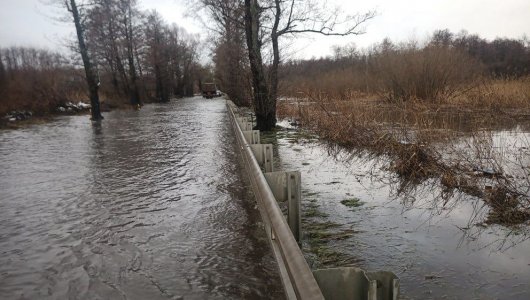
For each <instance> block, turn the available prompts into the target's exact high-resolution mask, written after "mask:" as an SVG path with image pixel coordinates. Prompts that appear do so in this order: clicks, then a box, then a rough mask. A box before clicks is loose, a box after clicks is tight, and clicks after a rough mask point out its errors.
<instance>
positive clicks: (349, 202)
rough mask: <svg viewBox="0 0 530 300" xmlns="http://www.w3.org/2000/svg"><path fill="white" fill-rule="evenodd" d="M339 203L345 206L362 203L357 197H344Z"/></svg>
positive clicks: (360, 204)
mask: <svg viewBox="0 0 530 300" xmlns="http://www.w3.org/2000/svg"><path fill="white" fill-rule="evenodd" d="M340 203H341V204H342V205H344V206H347V207H359V206H362V205H363V204H364V202H362V201H361V199H359V198H350V199H344V200H342V201H341V202H340Z"/></svg>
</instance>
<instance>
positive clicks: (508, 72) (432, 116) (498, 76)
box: [278, 30, 530, 227]
mask: <svg viewBox="0 0 530 300" xmlns="http://www.w3.org/2000/svg"><path fill="white" fill-rule="evenodd" d="M282 76H283V79H284V80H283V83H284V84H283V86H282V89H281V92H282V93H281V94H282V95H283V97H284V98H283V99H281V100H280V101H279V103H278V117H279V119H290V120H291V122H293V123H295V124H297V125H298V126H299V127H301V128H302V129H303V130H308V131H309V132H311V133H313V134H316V135H317V136H318V137H319V139H320V140H321V141H322V142H323V143H324V144H326V145H327V146H328V147H329V150H330V152H331V153H334V154H336V155H337V157H339V156H340V157H342V159H344V158H343V157H344V155H339V154H344V153H346V154H347V155H346V157H349V158H346V159H358V158H361V159H363V158H366V159H375V160H376V161H378V162H379V163H378V165H379V167H380V168H382V169H385V170H387V171H391V172H393V173H394V174H396V175H397V181H398V186H399V188H398V191H397V192H398V193H413V192H414V189H415V188H416V187H417V186H418V184H421V183H427V182H429V183H435V184H437V185H438V186H440V187H441V191H442V192H441V194H440V195H438V196H437V201H436V202H437V203H436V204H437V205H440V206H442V207H449V206H451V204H452V203H453V202H452V201H456V199H457V198H461V196H462V195H465V196H466V197H469V196H471V197H476V198H480V199H482V200H483V201H484V203H485V204H486V205H487V206H488V207H489V214H488V216H487V217H486V218H485V219H484V220H480V221H478V223H480V224H484V225H487V224H501V225H504V226H508V227H514V226H515V227H517V226H519V225H525V224H529V223H530V179H529V177H530V160H529V158H530V150H529V149H530V134H529V132H530V43H529V42H528V41H527V40H506V39H500V40H495V41H493V42H488V41H486V40H483V39H480V38H479V37H478V36H473V35H471V36H470V35H467V33H465V32H464V33H460V34H459V35H455V34H452V33H450V32H449V31H447V30H442V31H437V32H435V34H434V35H433V37H432V38H431V39H430V40H429V41H427V42H426V43H424V44H423V45H420V43H418V42H415V41H412V42H408V43H402V44H394V43H392V42H391V41H389V40H384V41H383V42H382V43H380V44H377V45H375V46H373V47H372V48H370V49H368V50H358V49H356V48H355V47H352V48H337V49H336V55H335V57H333V58H328V59H321V60H306V61H297V62H292V63H290V64H286V65H285V66H284V68H283V70H282ZM433 190H435V189H433Z"/></svg>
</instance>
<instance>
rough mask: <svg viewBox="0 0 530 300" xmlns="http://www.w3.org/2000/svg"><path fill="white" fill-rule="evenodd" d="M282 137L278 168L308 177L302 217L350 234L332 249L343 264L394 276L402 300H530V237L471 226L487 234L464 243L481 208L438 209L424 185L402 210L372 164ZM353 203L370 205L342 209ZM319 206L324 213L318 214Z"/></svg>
mask: <svg viewBox="0 0 530 300" xmlns="http://www.w3.org/2000/svg"><path fill="white" fill-rule="evenodd" d="M284 125H286V124H284ZM501 134H502V133H501ZM276 137H277V139H276V140H273V141H272V142H273V143H275V144H276V147H275V151H276V152H277V156H276V159H277V161H276V162H275V168H276V169H280V170H300V171H301V173H302V214H303V215H306V216H308V215H309V216H310V217H308V219H306V221H309V222H313V223H318V224H328V223H326V222H330V221H331V222H335V223H338V224H339V227H338V228H333V229H332V231H334V232H350V233H351V235H350V236H349V237H346V238H345V236H339V238H337V239H331V240H330V242H329V243H328V244H327V245H326V246H328V247H329V248H330V249H333V250H336V251H338V252H340V253H345V254H348V256H350V257H351V258H349V259H345V260H344V262H346V263H350V262H353V264H354V265H356V266H360V267H363V268H365V269H367V270H370V271H375V270H388V271H393V272H395V273H396V275H398V276H399V277H400V281H401V291H402V294H403V297H404V298H412V299H445V298H447V299H530V240H528V236H524V234H520V231H519V232H513V231H512V230H510V229H507V228H505V227H501V226H490V227H486V228H484V227H480V226H478V227H473V226H472V227H471V229H470V230H472V231H481V234H476V235H473V236H466V235H465V234H466V233H469V231H468V230H467V227H468V226H470V224H469V221H470V220H469V218H470V216H471V215H473V212H474V211H476V210H477V209H479V208H481V207H482V206H483V202H482V201H481V200H476V199H472V198H470V197H467V198H466V197H463V199H461V200H462V201H458V202H455V203H452V206H453V207H451V209H449V207H445V208H444V207H439V206H438V207H436V206H433V203H432V200H433V199H434V197H436V195H437V194H438V193H439V192H440V191H436V190H434V191H433V190H432V185H430V184H428V183H426V185H425V186H419V187H418V189H417V190H416V194H415V195H413V196H414V197H415V200H414V201H413V202H414V205H413V206H412V207H404V206H403V204H406V203H408V202H410V201H408V200H410V199H406V198H401V197H396V196H394V195H395V193H394V191H393V190H392V189H393V188H395V187H393V186H392V185H388V182H389V181H392V180H389V177H390V179H391V177H392V174H388V173H385V172H381V173H376V174H374V169H373V168H372V165H370V161H369V160H366V159H365V160H360V161H351V163H350V164H346V163H344V162H342V161H340V159H339V161H337V160H336V159H335V157H333V156H330V155H329V154H328V151H327V149H326V148H325V147H323V146H322V145H321V144H319V143H318V141H316V140H313V141H311V140H306V139H305V138H303V136H302V138H301V136H300V135H299V134H297V133H296V132H295V131H289V130H284V131H280V132H278V133H277V134H276ZM373 163H375V162H373ZM377 179H382V180H381V181H380V180H377ZM409 196H410V195H409ZM352 198H359V199H360V201H362V202H363V203H364V204H363V205H361V206H359V207H352V208H350V207H346V206H345V205H343V204H341V201H342V200H347V199H352ZM315 205H317V206H318V207H317V209H318V211H319V213H315V212H313V211H312V210H314V208H315ZM484 213H485V211H484ZM475 222H478V220H475ZM472 224H473V222H472ZM306 226H308V225H306ZM306 229H308V228H306ZM321 235H322V234H321ZM309 239H310V237H306V241H305V242H304V251H305V253H306V256H307V257H308V259H309V260H310V262H311V264H312V265H313V267H315V268H318V267H322V263H321V262H318V261H312V260H315V259H317V260H318V258H316V257H315V256H314V255H312V254H311V253H309V251H310V245H308V244H310V243H308V240H309ZM344 262H343V263H344ZM340 264H341V263H340V262H339V265H340Z"/></svg>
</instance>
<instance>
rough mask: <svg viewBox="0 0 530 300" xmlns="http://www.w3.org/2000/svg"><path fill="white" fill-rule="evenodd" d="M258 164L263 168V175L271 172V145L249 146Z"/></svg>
mask: <svg viewBox="0 0 530 300" xmlns="http://www.w3.org/2000/svg"><path fill="white" fill-rule="evenodd" d="M250 148H251V149H252V153H254V157H255V158H256V160H257V161H258V164H259V165H260V166H262V167H263V169H264V170H265V173H268V172H272V171H273V163H272V162H273V160H272V144H253V145H250Z"/></svg>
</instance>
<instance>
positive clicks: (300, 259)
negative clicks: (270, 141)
mask: <svg viewBox="0 0 530 300" xmlns="http://www.w3.org/2000/svg"><path fill="white" fill-rule="evenodd" d="M227 107H228V111H229V115H230V119H231V123H232V125H233V127H234V130H235V133H236V137H237V141H238V146H239V148H240V151H241V153H242V157H243V160H244V163H245V168H246V170H247V172H248V175H249V177H250V182H251V184H252V189H253V190H254V194H255V196H256V199H257V202H258V205H259V208H260V213H261V216H262V219H263V222H264V224H265V228H266V231H267V235H268V236H269V241H270V243H271V247H272V250H273V252H274V255H275V257H276V260H277V262H278V266H279V269H280V276H281V278H282V282H283V285H284V288H285V293H286V296H287V298H288V299H304V300H305V299H315V300H316V299H324V296H323V294H322V291H321V290H320V288H319V286H318V283H317V281H316V280H315V277H314V276H313V273H312V271H311V269H310V268H309V266H308V264H307V262H306V260H305V258H304V256H303V254H302V250H300V247H299V246H298V243H297V241H296V239H295V238H294V236H293V234H292V232H291V229H290V227H289V225H288V223H287V221H286V220H285V218H284V216H283V213H282V211H281V209H280V207H279V206H278V203H277V202H276V199H275V197H274V194H273V192H272V190H271V188H270V187H269V184H268V183H267V180H266V179H265V176H264V175H263V173H262V171H261V169H260V166H259V164H258V162H257V160H256V158H255V157H254V154H253V151H252V148H251V146H250V145H249V143H248V142H247V140H246V139H245V135H244V133H243V130H242V129H241V126H240V122H241V123H242V124H244V125H245V127H246V128H245V129H246V130H245V131H247V132H248V131H250V130H251V128H248V126H249V125H248V122H245V120H237V118H238V117H237V116H236V114H235V105H234V104H233V103H232V102H231V101H227ZM247 135H248V134H247ZM250 140H254V138H252V137H251V138H250Z"/></svg>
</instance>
